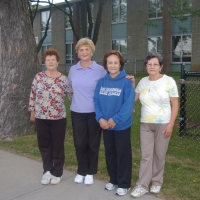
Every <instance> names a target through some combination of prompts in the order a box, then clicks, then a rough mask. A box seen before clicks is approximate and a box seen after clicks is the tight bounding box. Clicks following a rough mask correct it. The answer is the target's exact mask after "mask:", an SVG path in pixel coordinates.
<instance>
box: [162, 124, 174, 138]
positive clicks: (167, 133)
mask: <svg viewBox="0 0 200 200" xmlns="http://www.w3.org/2000/svg"><path fill="white" fill-rule="evenodd" d="M172 132H173V126H172V125H170V124H168V125H167V126H166V127H165V129H164V131H163V133H164V137H165V138H168V137H170V136H171V134H172Z"/></svg>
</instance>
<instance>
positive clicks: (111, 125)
mask: <svg viewBox="0 0 200 200" xmlns="http://www.w3.org/2000/svg"><path fill="white" fill-rule="evenodd" d="M108 126H109V128H114V127H115V126H116V123H115V122H114V121H113V119H112V118H110V119H109V120H108Z"/></svg>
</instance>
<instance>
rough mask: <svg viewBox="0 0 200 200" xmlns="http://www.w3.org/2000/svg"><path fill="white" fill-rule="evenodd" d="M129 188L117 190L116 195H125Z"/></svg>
mask: <svg viewBox="0 0 200 200" xmlns="http://www.w3.org/2000/svg"><path fill="white" fill-rule="evenodd" d="M130 189H131V188H118V189H117V191H116V194H117V195H120V196H123V195H125V194H126V193H127V192H128V191H129V190H130Z"/></svg>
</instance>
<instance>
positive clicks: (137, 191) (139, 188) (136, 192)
mask: <svg viewBox="0 0 200 200" xmlns="http://www.w3.org/2000/svg"><path fill="white" fill-rule="evenodd" d="M146 193H148V191H147V190H145V189H144V188H143V187H142V186H141V185H137V186H136V187H134V188H133V190H132V192H131V196H133V197H135V198H138V197H141V196H143V195H144V194H146Z"/></svg>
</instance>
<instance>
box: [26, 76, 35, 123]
mask: <svg viewBox="0 0 200 200" xmlns="http://www.w3.org/2000/svg"><path fill="white" fill-rule="evenodd" d="M36 85H37V80H36V76H35V78H34V79H33V82H32V85H31V92H30V97H29V104H28V110H29V111H31V113H30V121H32V122H35V99H36Z"/></svg>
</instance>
